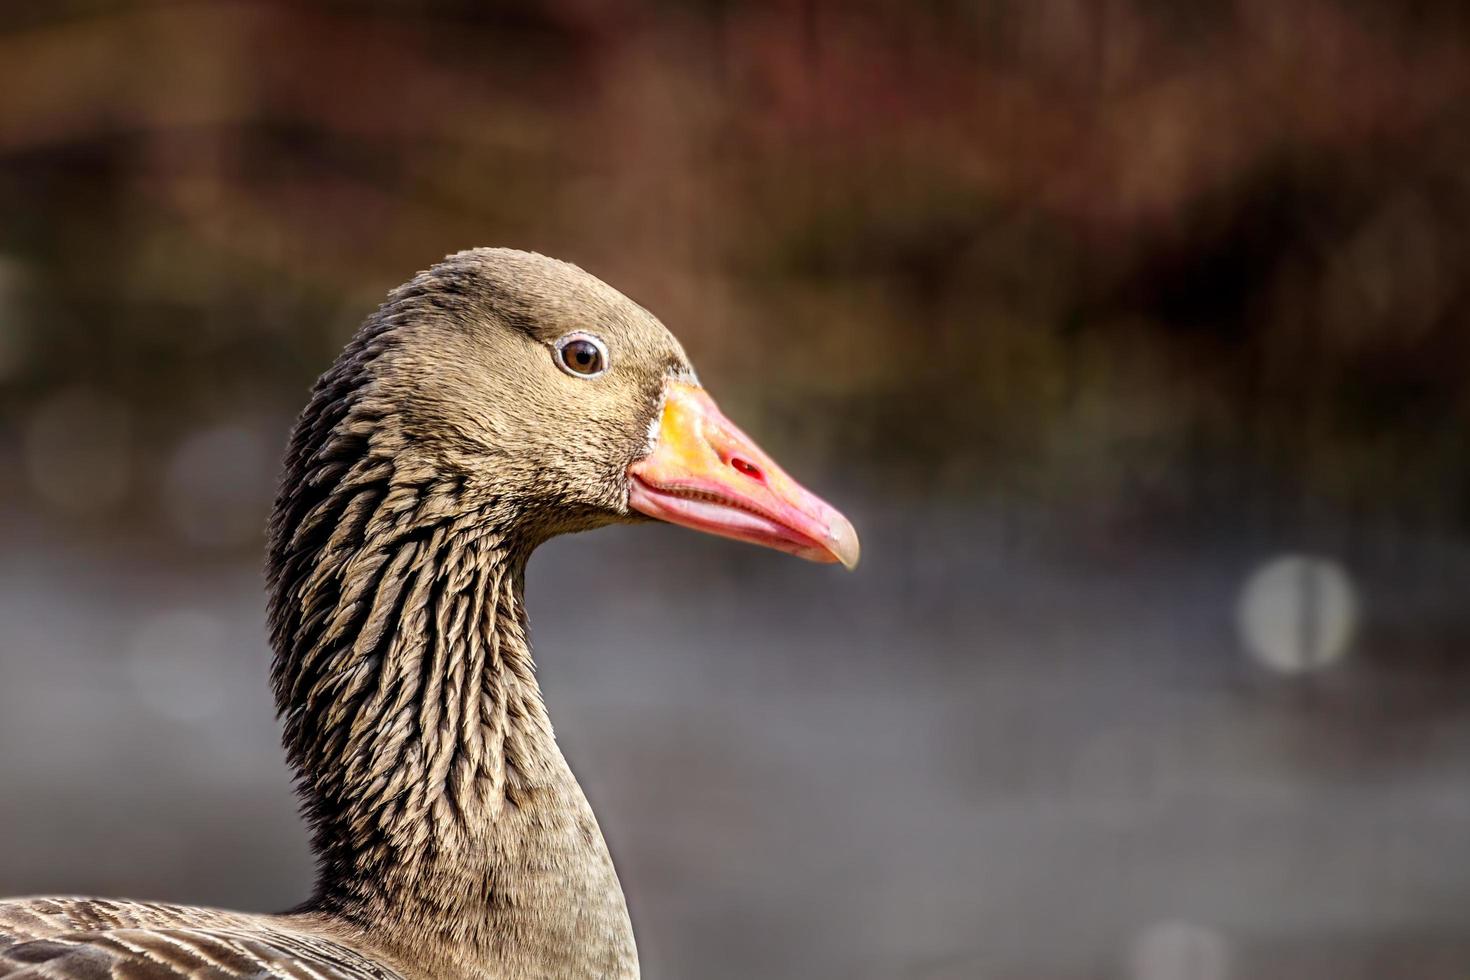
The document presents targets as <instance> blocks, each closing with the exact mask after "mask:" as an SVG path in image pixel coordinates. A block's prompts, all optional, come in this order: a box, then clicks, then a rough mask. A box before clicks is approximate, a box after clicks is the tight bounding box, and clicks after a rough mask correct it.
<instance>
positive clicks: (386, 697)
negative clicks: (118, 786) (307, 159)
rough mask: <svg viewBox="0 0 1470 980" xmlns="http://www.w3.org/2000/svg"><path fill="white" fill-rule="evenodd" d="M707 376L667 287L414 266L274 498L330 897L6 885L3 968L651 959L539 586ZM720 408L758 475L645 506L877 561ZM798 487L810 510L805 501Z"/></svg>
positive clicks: (295, 698) (276, 581)
mask: <svg viewBox="0 0 1470 980" xmlns="http://www.w3.org/2000/svg"><path fill="white" fill-rule="evenodd" d="M579 331H586V332H588V333H590V334H592V335H595V338H596V340H597V341H598V342H599V343H601V344H602V345H604V348H605V350H606V351H607V352H608V355H609V356H608V361H609V363H608V364H606V365H603V366H604V367H605V368H606V370H604V371H601V372H599V373H597V374H596V376H595V377H579V376H578V375H579V373H580V371H579V370H573V369H563V368H567V362H566V358H565V355H564V354H563V353H562V352H561V349H560V347H559V344H561V343H564V342H565V340H566V338H567V337H569V336H574V335H579V333H578V332H579ZM588 357H590V354H589V355H588ZM557 358H562V359H563V363H562V364H560V365H558V364H556V363H554V362H555V360H556V359H557ZM693 377H694V376H693V372H692V370H691V369H690V367H689V364H688V361H687V360H686V358H685V356H684V353H683V351H682V350H681V348H680V347H679V345H678V343H677V342H676V341H675V340H674V338H673V337H672V336H671V335H670V334H669V333H668V331H667V330H665V329H664V327H663V326H662V325H661V324H660V323H659V322H658V321H657V320H656V319H655V318H654V317H653V316H652V315H651V314H649V313H648V312H647V311H645V310H643V309H642V308H641V307H639V306H637V305H636V304H634V303H633V302H631V301H629V300H628V299H626V298H625V297H623V296H622V295H621V294H619V293H618V292H616V291H615V290H613V289H611V288H610V287H608V286H606V285H604V284H603V283H602V282H600V281H598V280H597V279H595V278H593V277H592V276H589V275H587V274H586V273H584V272H582V271H581V270H580V269H577V268H576V267H575V266H570V265H566V264H564V263H561V262H557V261H554V260H551V259H546V258H543V257H541V256H536V255H530V254H526V253H521V252H513V251H508V250H499V249H494V250H492V249H480V250H474V251H471V252H464V253H460V254H458V255H455V256H451V257H450V258H449V259H447V260H446V261H445V262H443V263H441V264H440V265H438V266H435V267H434V268H433V269H431V270H430V271H428V272H426V273H422V274H420V275H419V276H418V277H416V278H415V279H414V280H413V281H411V282H410V283H408V284H407V285H405V286H403V287H400V288H399V289H397V290H395V291H394V292H393V293H392V294H391V295H390V297H389V299H388V301H387V302H386V303H385V304H384V305H383V306H382V307H381V308H380V309H379V310H378V312H377V313H376V314H374V315H373V316H372V317H370V318H369V319H368V321H367V322H366V324H365V325H364V326H363V328H362V329H361V331H359V333H358V335H357V336H356V337H355V338H354V339H353V341H352V342H351V344H350V345H349V346H348V347H347V349H346V350H345V351H344V352H343V354H342V355H341V356H340V357H339V358H338V360H337V362H336V363H335V364H334V365H333V366H332V368H331V369H330V370H329V371H328V372H327V373H326V374H325V375H323V376H322V378H321V379H320V380H319V381H318V383H317V385H316V387H315V389H314V391H313V393H312V397H311V400H310V403H309V405H308V406H307V408H306V410H305V411H304V412H303V413H302V415H301V418H300V419H299V420H298V422H297V425H296V428H295V430H294V432H293V434H292V437H291V441H290V447H289V449H288V452H287V456H286V465H285V473H284V476H283V479H282V483H281V490H280V493H279V495H278V497H277V500H276V503H275V508H274V512H273V515H272V518H271V523H270V546H269V556H268V561H267V567H268V579H269V589H270V599H271V602H270V628H271V629H270V632H271V639H272V643H273V645H274V647H275V651H276V659H275V664H274V668H273V671H272V680H273V684H274V688H275V694H276V703H277V706H278V709H279V711H280V714H281V717H282V721H283V724H284V728H285V746H286V751H287V754H288V757H289V759H290V762H291V764H292V766H293V767H294V768H295V770H296V774H297V782H298V787H299V791H300V794H301V797H302V799H303V803H304V810H305V813H306V816H307V819H308V820H309V821H310V823H311V826H312V830H313V841H314V847H315V850H316V854H317V857H318V862H319V867H318V882H317V888H316V894H315V895H314V896H313V897H312V898H311V900H310V901H308V902H307V903H306V904H304V905H303V906H301V907H300V908H299V909H297V910H295V911H293V912H289V913H285V914H281V915H247V914H240V913H234V912H226V911H220V910H214V909H199V908H186V907H177V906H163V905H153V904H145V903H138V902H122V901H106V900H96V899H31V900H20V901H13V902H3V903H0V978H7V980H20V978H26V980H43V978H50V980H83V978H101V977H117V978H124V977H126V978H130V980H165V978H213V980H234V978H240V980H243V978H247V977H248V978H268V977H293V978H303V980H305V978H333V980H337V978H341V980H348V978H354V980H355V978H369V977H371V978H380V980H386V978H399V977H403V978H411V980H417V978H424V980H428V978H435V980H455V978H471V977H474V978H482V980H491V978H494V980H499V978H506V980H508V978H517V980H520V978H537V977H545V978H552V977H555V978H593V977H598V978H630V977H636V976H637V975H638V963H637V954H636V950H635V948H634V942H633V932H632V927H631V925H630V923H629V920H628V913H627V909H626V906H625V904H624V901H623V895H622V891H621V889H620V887H619V885H618V879H617V874H616V872H615V871H614V869H613V863H612V859H611V857H610V856H609V854H608V851H607V848H606V846H605V844H604V843H603V838H602V834H601V831H600V830H599V829H598V826H597V821H596V820H595V818H594V817H593V815H592V811H591V809H590V807H589V806H588V804H587V801H586V799H585V797H584V796H583V795H582V791H581V789H580V788H579V787H578V785H577V782H576V779H575V778H574V777H573V775H572V773H571V771H570V770H569V769H568V767H567V764H566V762H565V760H564V759H563V757H562V754H561V752H560V750H559V749H558V748H557V745H556V741H555V738H554V736H553V734H552V729H551V723H550V721H549V720H548V719H547V715H546V709H545V706H544V704H543V703H542V699H541V694H540V690H539V688H538V686H537V682H536V676H535V670H534V664H533V663H532V660H531V652H530V648H529V645H528V641H527V636H528V630H527V624H526V612H525V605H524V602H523V598H522V589H523V583H524V571H525V565H526V561H527V558H528V557H529V555H530V553H531V551H532V550H533V549H534V548H535V547H536V546H537V545H538V544H540V543H541V542H543V541H545V540H546V539H547V538H549V537H551V536H553V535H556V534H560V533H565V532H569V531H576V530H582V529H586V528H591V527H596V526H598V525H602V524H607V523H610V522H614V521H627V520H635V519H639V518H640V515H639V514H638V513H637V512H636V511H635V510H633V509H631V508H630V492H632V491H630V484H631V483H632V482H635V481H634V478H633V477H632V476H630V474H631V473H634V472H639V470H638V467H639V466H646V465H647V464H645V463H641V462H640V461H642V460H645V459H647V458H651V454H653V453H654V450H655V448H657V444H658V442H659V439H660V438H661V436H660V432H661V431H664V432H667V431H670V426H672V425H674V424H675V422H671V421H670V420H671V418H673V414H674V413H673V412H672V410H671V409H669V408H668V407H667V406H668V405H669V404H670V399H671V398H675V399H679V398H685V399H686V400H687V398H695V397H697V398H703V396H702V394H701V393H698V392H697V390H695V389H692V388H691V385H692V383H693ZM589 381H590V382H591V383H589ZM670 392H675V394H673V395H671V394H670ZM690 392H694V394H690ZM680 393H682V394H680ZM681 404H682V403H681ZM690 404H693V403H692V402H690ZM701 404H702V403H701ZM707 411H708V412H709V413H712V414H710V415H709V416H708V417H706V420H705V421H704V422H703V423H701V424H702V425H704V426H705V427H706V429H708V431H707V432H706V433H705V434H706V435H708V434H709V433H714V434H715V435H719V436H720V437H721V438H725V437H728V439H731V440H735V442H731V443H729V444H730V445H735V446H737V448H738V451H739V453H740V457H739V458H738V459H733V462H732V461H731V459H732V458H733V457H731V458H726V457H729V455H730V454H729V453H726V454H725V456H723V457H720V459H722V460H723V462H726V463H729V464H730V465H731V466H736V467H738V468H739V471H740V477H739V479H742V480H746V481H747V482H749V481H750V480H751V479H754V480H756V481H757V482H758V484H759V485H758V486H757V485H755V484H751V485H750V486H749V487H747V488H746V490H748V492H749V494H751V495H753V496H751V497H750V501H754V502H753V503H752V502H750V501H746V499H745V497H741V496H738V495H736V497H732V498H731V500H732V501H733V502H732V503H731V506H730V508H727V509H728V510H730V511H731V516H729V517H728V518H725V517H721V516H720V513H716V514H715V517H714V518H711V517H710V515H709V513H706V511H707V510H708V509H709V508H710V507H711V506H713V505H709V504H708V503H706V502H697V501H695V500H694V498H695V497H698V498H699V501H705V500H706V498H709V499H713V498H712V497H711V494H710V493H709V492H708V491H705V490H698V489H697V488H696V485H695V483H694V482H688V481H686V482H687V486H686V484H685V483H679V485H678V486H673V485H672V484H671V485H670V486H669V487H666V488H663V489H659V484H657V483H656V482H653V483H649V482H646V481H645V482H644V483H641V484H639V485H640V486H641V487H642V488H643V490H642V491H641V492H642V493H643V494H644V496H645V497H648V496H649V495H650V494H651V495H652V496H653V497H656V498H658V499H660V500H662V501H663V502H664V505H663V506H664V509H663V510H660V509H659V505H658V504H657V502H655V503H643V504H640V505H639V509H642V510H644V511H645V512H647V513H649V514H656V515H657V516H666V513H665V512H666V511H668V512H670V513H673V512H675V511H677V512H678V513H677V514H675V516H672V517H669V518H668V519H671V520H677V521H679V522H680V523H691V524H694V525H695V526H700V527H703V528H704V529H707V530H714V531H715V532H716V533H723V534H729V535H730V536H735V537H744V538H746V539H748V540H758V541H760V542H761V543H765V544H772V545H773V546H775V547H782V548H785V549H786V550H791V551H794V552H796V553H798V554H804V555H806V556H807V557H817V558H818V559H819V560H833V559H834V558H841V559H842V560H843V561H845V562H847V563H849V564H851V562H852V561H855V559H856V539H855V537H853V536H852V534H851V527H850V525H846V522H845V521H841V518H840V516H833V515H835V512H831V513H830V514H829V513H828V512H827V511H823V510H822V509H821V506H824V505H821V506H819V505H820V502H819V501H817V502H815V503H813V501H815V498H810V497H809V495H808V496H806V497H802V496H801V494H802V493H804V491H800V488H799V487H796V486H795V484H794V483H793V484H790V487H786V485H785V484H783V483H781V481H783V480H788V479H789V478H786V477H785V475H784V474H782V473H780V471H779V470H778V469H777V468H775V467H774V464H771V463H770V462H769V460H768V459H766V458H765V457H763V456H759V455H758V450H755V449H754V448H753V447H750V446H748V445H746V444H745V443H740V442H739V440H740V439H743V438H744V437H743V436H740V434H739V432H738V430H735V429H734V428H733V426H728V423H725V422H724V420H723V417H720V416H718V413H717V412H714V410H713V406H712V403H710V404H709V407H708V410H707ZM710 418H714V419H716V421H715V422H710V421H709V419H710ZM660 419H662V420H663V422H662V425H663V430H660V428H659V426H660ZM676 421H677V420H676ZM710 426H716V427H718V426H728V430H726V429H724V428H721V429H719V432H718V433H715V429H714V428H709V427H710ZM701 431H704V430H701ZM731 433H733V435H732V434H731ZM676 435H677V433H676ZM665 438H668V439H673V438H674V437H673V436H667V437H665ZM710 438H713V436H710ZM705 441H708V440H705ZM705 441H701V442H700V443H699V444H700V445H701V446H703V445H705ZM710 444H711V445H713V444H714V443H710ZM680 445H681V446H682V444H680ZM719 445H721V446H724V445H725V443H723V442H721V443H719ZM675 448H679V447H675ZM673 451H674V450H673V449H667V448H666V449H664V450H663V453H664V455H668V454H670V453H672V452H673ZM681 451H682V450H681ZM720 452H725V451H724V450H720ZM660 458H662V457H660ZM680 458H681V459H682V458H683V457H680ZM751 460H755V462H754V463H752V462H751ZM681 465H682V464H681ZM710 465H712V466H718V465H720V460H716V461H715V462H714V463H711V464H710ZM691 472H694V471H692V470H691ZM752 474H753V476H752ZM695 475H696V476H697V475H698V474H695ZM717 476H718V477H719V479H721V480H725V479H727V478H728V479H731V480H733V479H736V478H735V477H731V476H730V474H729V473H727V472H725V471H723V470H721V471H720V473H719V474H717ZM692 479H693V478H692V477H691V478H690V480H692ZM699 486H703V484H700V485H699ZM741 486H744V484H742V485H741ZM649 487H652V488H653V489H652V490H649V489H648V488H649ZM792 488H794V489H792ZM741 492H742V493H744V492H745V491H743V490H742V491H741ZM761 494H765V497H762V496H760V495H761ZM783 494H784V496H783ZM714 496H715V497H718V496H719V494H718V493H717V494H714ZM737 498H738V499H737ZM766 498H770V500H775V501H776V502H777V503H769V502H766V503H762V501H763V500H766ZM639 499H640V500H641V499H643V498H639ZM782 501H787V502H790V501H795V504H794V505H793V506H795V507H796V508H797V509H796V510H794V511H792V514H791V515H787V516H785V517H783V516H782V515H784V514H785V513H786V512H785V511H780V510H779V507H778V506H777V504H779V503H781V502H782ZM737 505H738V507H737ZM783 506H784V504H783ZM803 507H804V508H805V511H802V513H808V512H809V515H810V514H815V515H816V517H814V518H811V520H815V521H816V523H815V524H811V521H810V520H808V522H807V524H803V523H802V521H803V520H807V518H804V517H802V516H801V513H798V511H801V508H803ZM762 508H765V512H768V513H769V515H771V516H769V517H763V518H760V520H761V521H764V522H765V523H764V524H761V525H759V526H754V527H753V526H752V520H753V518H751V516H750V515H751V514H752V513H760V512H762ZM737 509H739V510H740V511H741V514H735V513H733V512H734V511H735V510H737ZM684 510H690V511H691V513H692V514H693V516H681V515H683V512H684ZM721 513H723V512H721ZM742 515H743V516H742ZM722 521H723V522H725V523H728V524H729V527H724V526H723V525H722V523H721V522H722ZM701 522H702V523H701ZM808 524H811V527H816V528H817V529H818V530H817V531H811V530H810V528H808ZM793 527H795V528H797V530H795V531H793V530H790V528H793ZM803 529H806V530H803ZM783 535H784V537H783ZM813 535H815V537H813ZM823 535H825V537H823Z"/></svg>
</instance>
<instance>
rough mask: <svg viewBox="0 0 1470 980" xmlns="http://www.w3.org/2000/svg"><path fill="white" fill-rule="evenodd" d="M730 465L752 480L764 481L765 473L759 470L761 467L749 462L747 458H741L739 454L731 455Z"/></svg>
mask: <svg viewBox="0 0 1470 980" xmlns="http://www.w3.org/2000/svg"><path fill="white" fill-rule="evenodd" d="M730 465H731V466H733V467H735V468H736V469H737V470H739V471H740V472H741V473H744V474H745V475H746V476H748V477H750V478H751V479H752V480H755V481H756V482H757V483H765V482H766V475H765V474H764V473H762V472H761V468H760V467H759V466H757V465H755V464H754V463H752V462H750V461H749V460H744V459H741V458H740V457H739V456H731V457H730Z"/></svg>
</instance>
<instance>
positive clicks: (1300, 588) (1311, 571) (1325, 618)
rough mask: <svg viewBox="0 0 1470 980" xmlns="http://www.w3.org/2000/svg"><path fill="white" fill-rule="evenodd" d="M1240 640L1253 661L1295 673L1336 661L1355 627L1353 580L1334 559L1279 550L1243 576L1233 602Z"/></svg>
mask: <svg viewBox="0 0 1470 980" xmlns="http://www.w3.org/2000/svg"><path fill="white" fill-rule="evenodd" d="M1236 622H1237V625H1238V627H1239V629H1240V635H1241V639H1242V641H1243V642H1244V644H1245V647H1246V649H1247V650H1249V651H1250V653H1251V655H1252V656H1253V657H1255V659H1256V660H1257V661H1259V662H1260V663H1261V664H1263V665H1264V666H1266V667H1269V668H1271V669H1272V670H1276V671H1280V672H1281V673H1285V674H1299V673H1303V672H1306V671H1310V670H1317V669H1320V668H1323V667H1326V666H1329V665H1330V664H1333V663H1335V662H1336V661H1338V660H1339V659H1341V658H1342V656H1343V655H1344V654H1345V653H1346V652H1347V649H1348V645H1349V644H1350V643H1351V642H1352V638H1353V634H1354V633H1355V632H1356V630H1357V623H1358V600H1357V594H1356V591H1355V589H1354V588H1353V583H1352V579H1351V578H1350V577H1349V576H1348V574H1347V572H1346V571H1345V570H1344V569H1343V567H1342V566H1341V565H1339V564H1338V563H1337V562H1335V561H1332V560H1331V559H1328V558H1317V557H1312V556H1309V555H1283V556H1281V557H1279V558H1275V559H1273V560H1271V561H1269V562H1267V563H1265V564H1264V565H1262V566H1260V567H1259V568H1257V569H1256V570H1255V571H1254V572H1252V573H1251V575H1250V577H1249V578H1248V579H1246V582H1245V585H1244V587H1242V589H1241V592H1240V599H1239V602H1238V603H1237V606H1236Z"/></svg>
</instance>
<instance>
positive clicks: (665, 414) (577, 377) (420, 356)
mask: <svg viewBox="0 0 1470 980" xmlns="http://www.w3.org/2000/svg"><path fill="white" fill-rule="evenodd" d="M384 312H385V313H386V314H387V316H386V317H385V318H383V319H384V321H385V322H386V323H387V324H388V328H387V329H386V330H384V332H383V333H382V334H380V335H379V343H380V345H381V350H380V351H378V352H377V353H376V356H375V357H374V358H373V359H372V363H371V370H370V372H369V373H370V376H369V377H368V378H367V379H366V380H365V381H364V382H363V388H364V392H363V397H364V398H371V399H372V400H373V401H375V402H377V403H381V404H382V405H383V406H384V412H385V413H387V412H391V413H392V414H394V415H396V417H397V438H398V440H400V441H401V443H402V445H401V446H399V447H397V452H396V455H397V457H398V461H399V465H400V466H402V465H404V459H405V457H406V458H408V459H411V460H413V461H414V463H413V464H410V465H411V466H415V467H417V468H420V469H421V470H422V471H423V472H424V473H425V474H427V475H431V476H432V478H433V479H434V480H437V481H439V482H445V481H448V482H450V483H453V484H455V485H456V486H457V488H458V491H459V493H458V499H459V501H460V506H467V507H470V508H472V509H475V510H480V511H487V510H493V511H494V512H495V513H497V514H499V515H501V517H502V519H506V520H509V522H510V523H511V524H512V525H513V527H514V533H515V534H516V535H517V536H518V537H519V538H520V540H521V543H522V544H524V545H527V546H532V547H533V546H534V545H535V544H537V543H539V542H541V541H543V540H545V539H546V538H548V537H550V536H552V535H555V534H560V533H564V532H568V531H577V530H583V529H587V528H591V527H596V526H599V525H604V524H608V523H615V522H629V521H641V520H650V519H651V520H660V521H667V522H670V523H673V524H680V525H684V526H686V527H690V528H694V529H697V530H700V531H704V532H707V533H711V534H716V535H721V536H724V537H727V538H733V539H736V540H740V541H746V542H750V543H753V544H757V545H762V546H765V547H770V548H775V549H778V550H781V551H784V552H788V553H790V554H793V555H797V556H799V557H802V558H806V559H809V560H812V561H818V562H840V563H842V564H843V565H845V566H847V567H849V568H851V567H853V566H854V565H855V564H856V563H857V560H858V552H859V548H858V539H857V535H856V533H855V531H854V530H853V527H852V525H851V524H850V523H849V522H848V521H847V519H846V518H844V517H843V516H842V515H841V514H840V513H839V512H838V511H837V510H836V509H834V508H833V507H831V506H830V505H829V504H827V503H826V502H824V501H823V500H821V499H820V498H819V497H817V496H816V495H815V494H813V493H811V492H810V491H809V490H807V489H805V488H804V487H803V486H802V485H801V484H799V483H798V482H796V481H795V480H794V479H792V478H791V477H790V476H788V475H787V474H786V473H785V471H784V470H782V469H781V467H780V466H778V465H777V464H776V462H775V461H774V460H772V459H771V458H770V456H769V455H767V454H766V453H765V452H764V451H762V450H761V449H760V447H759V446H758V445H756V443H755V442H754V441H753V440H752V439H751V438H750V437H749V436H747V435H745V433H743V432H742V431H741V430H740V429H739V428H737V427H736V426H735V425H734V424H733V423H731V422H730V421H729V420H728V419H727V418H726V417H725V416H724V415H723V414H722V413H721V412H720V410H719V408H718V407H717V406H716V404H715V402H714V400H713V399H712V398H711V397H710V395H709V394H708V393H707V392H706V391H705V390H704V389H703V388H702V387H701V386H700V384H699V382H698V380H697V377H696V375H695V373H694V370H693V368H692V367H691V366H690V363H689V360H688V358H687V357H686V356H685V353H684V350H683V348H682V347H681V346H680V345H679V343H678V341H677V340H675V338H674V337H673V335H672V334H671V333H670V332H669V331H668V330H667V329H666V328H665V327H664V325H663V324H662V323H660V322H659V321H658V319H657V318H656V317H654V316H653V315H652V314H651V313H649V312H648V311H647V310H645V309H643V308H642V307H641V306H639V305H638V304H636V303H634V302H633V301H631V300H629V299H628V298H627V297H625V296H623V295H622V294H621V293H619V292H618V291H616V290H615V289H613V288H611V287H610V286H608V285H606V284H605V283H603V282H602V281H600V280H599V279H597V278H595V277H594V276H591V275H589V274H588V273H586V272H584V271H582V270H581V269H580V268H578V267H576V266H574V265H571V264H568V263H565V262H561V261H557V260H554V259H549V258H546V257H544V256H540V255H535V254H531V253H526V252H519V251H513V250H508V249H475V250H472V251H468V252H462V253H459V254H457V255H453V256H450V257H449V258H448V259H447V260H445V261H444V262H443V263H441V264H440V265H437V266H435V267H434V268H433V269H431V270H430V271H429V272H427V273H424V274H421V275H420V276H418V277H417V278H416V279H414V280H413V281H411V282H410V283H408V284H407V285H405V286H403V287H401V288H400V289H399V290H397V291H396V292H395V293H394V294H393V295H392V296H391V297H390V298H389V301H388V303H387V304H385V308H384ZM385 431H386V430H384V429H383V428H382V427H380V428H379V430H378V431H377V432H376V433H375V435H376V437H379V438H386V437H387V436H386V435H385Z"/></svg>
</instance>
